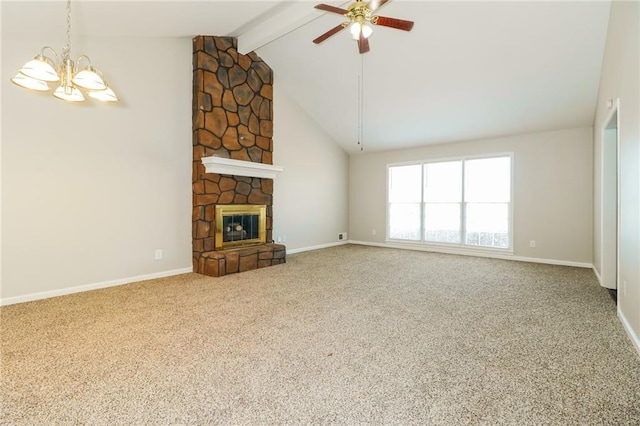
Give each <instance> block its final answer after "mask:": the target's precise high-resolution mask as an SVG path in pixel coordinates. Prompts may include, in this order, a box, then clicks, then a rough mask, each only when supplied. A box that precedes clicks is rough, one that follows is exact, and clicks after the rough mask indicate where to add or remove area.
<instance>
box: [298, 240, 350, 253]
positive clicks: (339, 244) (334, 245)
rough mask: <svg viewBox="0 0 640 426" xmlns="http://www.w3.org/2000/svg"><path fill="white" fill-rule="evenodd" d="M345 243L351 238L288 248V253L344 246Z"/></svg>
mask: <svg viewBox="0 0 640 426" xmlns="http://www.w3.org/2000/svg"><path fill="white" fill-rule="evenodd" d="M345 244H349V240H345V241H338V242H335V243H327V244H320V245H317V246H310V247H302V248H297V249H291V250H289V249H287V254H295V253H302V252H303V251H311V250H320V249H324V248H329V247H336V246H343V245H345Z"/></svg>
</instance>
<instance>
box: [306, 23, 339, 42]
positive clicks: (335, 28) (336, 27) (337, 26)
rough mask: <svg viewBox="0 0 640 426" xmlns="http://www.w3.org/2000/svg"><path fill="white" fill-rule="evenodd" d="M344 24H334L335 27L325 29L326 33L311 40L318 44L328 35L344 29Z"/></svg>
mask: <svg viewBox="0 0 640 426" xmlns="http://www.w3.org/2000/svg"><path fill="white" fill-rule="evenodd" d="M344 28H345V26H344V25H342V24H340V25H336V26H335V27H333V28H331V29H330V30H329V31H327V32H326V33H324V34H322V35H321V36H320V37H318V38H316V39H315V40H313V42H314V43H315V44H320V43H322V42H323V41H325V40H326V39H328V38H329V37H331V36H332V35H334V34H337V33H339V32H340V31H342V30H344Z"/></svg>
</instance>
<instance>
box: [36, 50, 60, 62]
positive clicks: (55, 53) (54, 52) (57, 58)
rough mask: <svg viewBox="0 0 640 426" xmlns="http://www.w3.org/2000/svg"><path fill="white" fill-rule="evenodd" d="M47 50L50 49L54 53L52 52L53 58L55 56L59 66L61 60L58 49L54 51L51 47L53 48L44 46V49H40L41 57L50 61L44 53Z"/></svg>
mask: <svg viewBox="0 0 640 426" xmlns="http://www.w3.org/2000/svg"><path fill="white" fill-rule="evenodd" d="M47 49H49V50H50V51H52V52H53V56H55V58H56V61H55V63H56V65H57V64H58V60H59V59H60V58H59V56H58V52H56V49H54V48H53V47H51V46H44V47H43V48H42V49H40V56H42V57H43V58H48V59H50V58H49V57H48V56H45V54H44V51H45V50H47Z"/></svg>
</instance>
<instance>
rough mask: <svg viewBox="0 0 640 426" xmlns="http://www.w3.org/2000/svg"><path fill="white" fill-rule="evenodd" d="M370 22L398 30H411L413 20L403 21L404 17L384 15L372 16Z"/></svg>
mask: <svg viewBox="0 0 640 426" xmlns="http://www.w3.org/2000/svg"><path fill="white" fill-rule="evenodd" d="M371 23H372V24H375V25H381V26H383V27H390V28H395V29H398V30H404V31H411V28H413V21H405V20H404V19H396V18H387V17H386V16H374V17H373V18H372V19H371Z"/></svg>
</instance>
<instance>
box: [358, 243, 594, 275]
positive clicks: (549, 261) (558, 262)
mask: <svg viewBox="0 0 640 426" xmlns="http://www.w3.org/2000/svg"><path fill="white" fill-rule="evenodd" d="M349 243H351V244H359V245H363V246H374V247H384V248H395V249H401V250H417V251H428V252H434V253H445V254H456V255H461V256H476V257H489V258H492V259H503V260H516V261H519V262H532V263H545V264H548V265H561V266H575V267H578V268H593V265H592V264H591V263H584V262H572V261H568V260H556V259H541V258H537V257H523V256H514V255H511V254H501V253H497V252H484V251H473V252H470V251H462V250H457V249H450V248H438V247H432V246H418V245H411V246H405V245H401V244H390V243H372V242H368V241H354V240H350V241H349Z"/></svg>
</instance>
